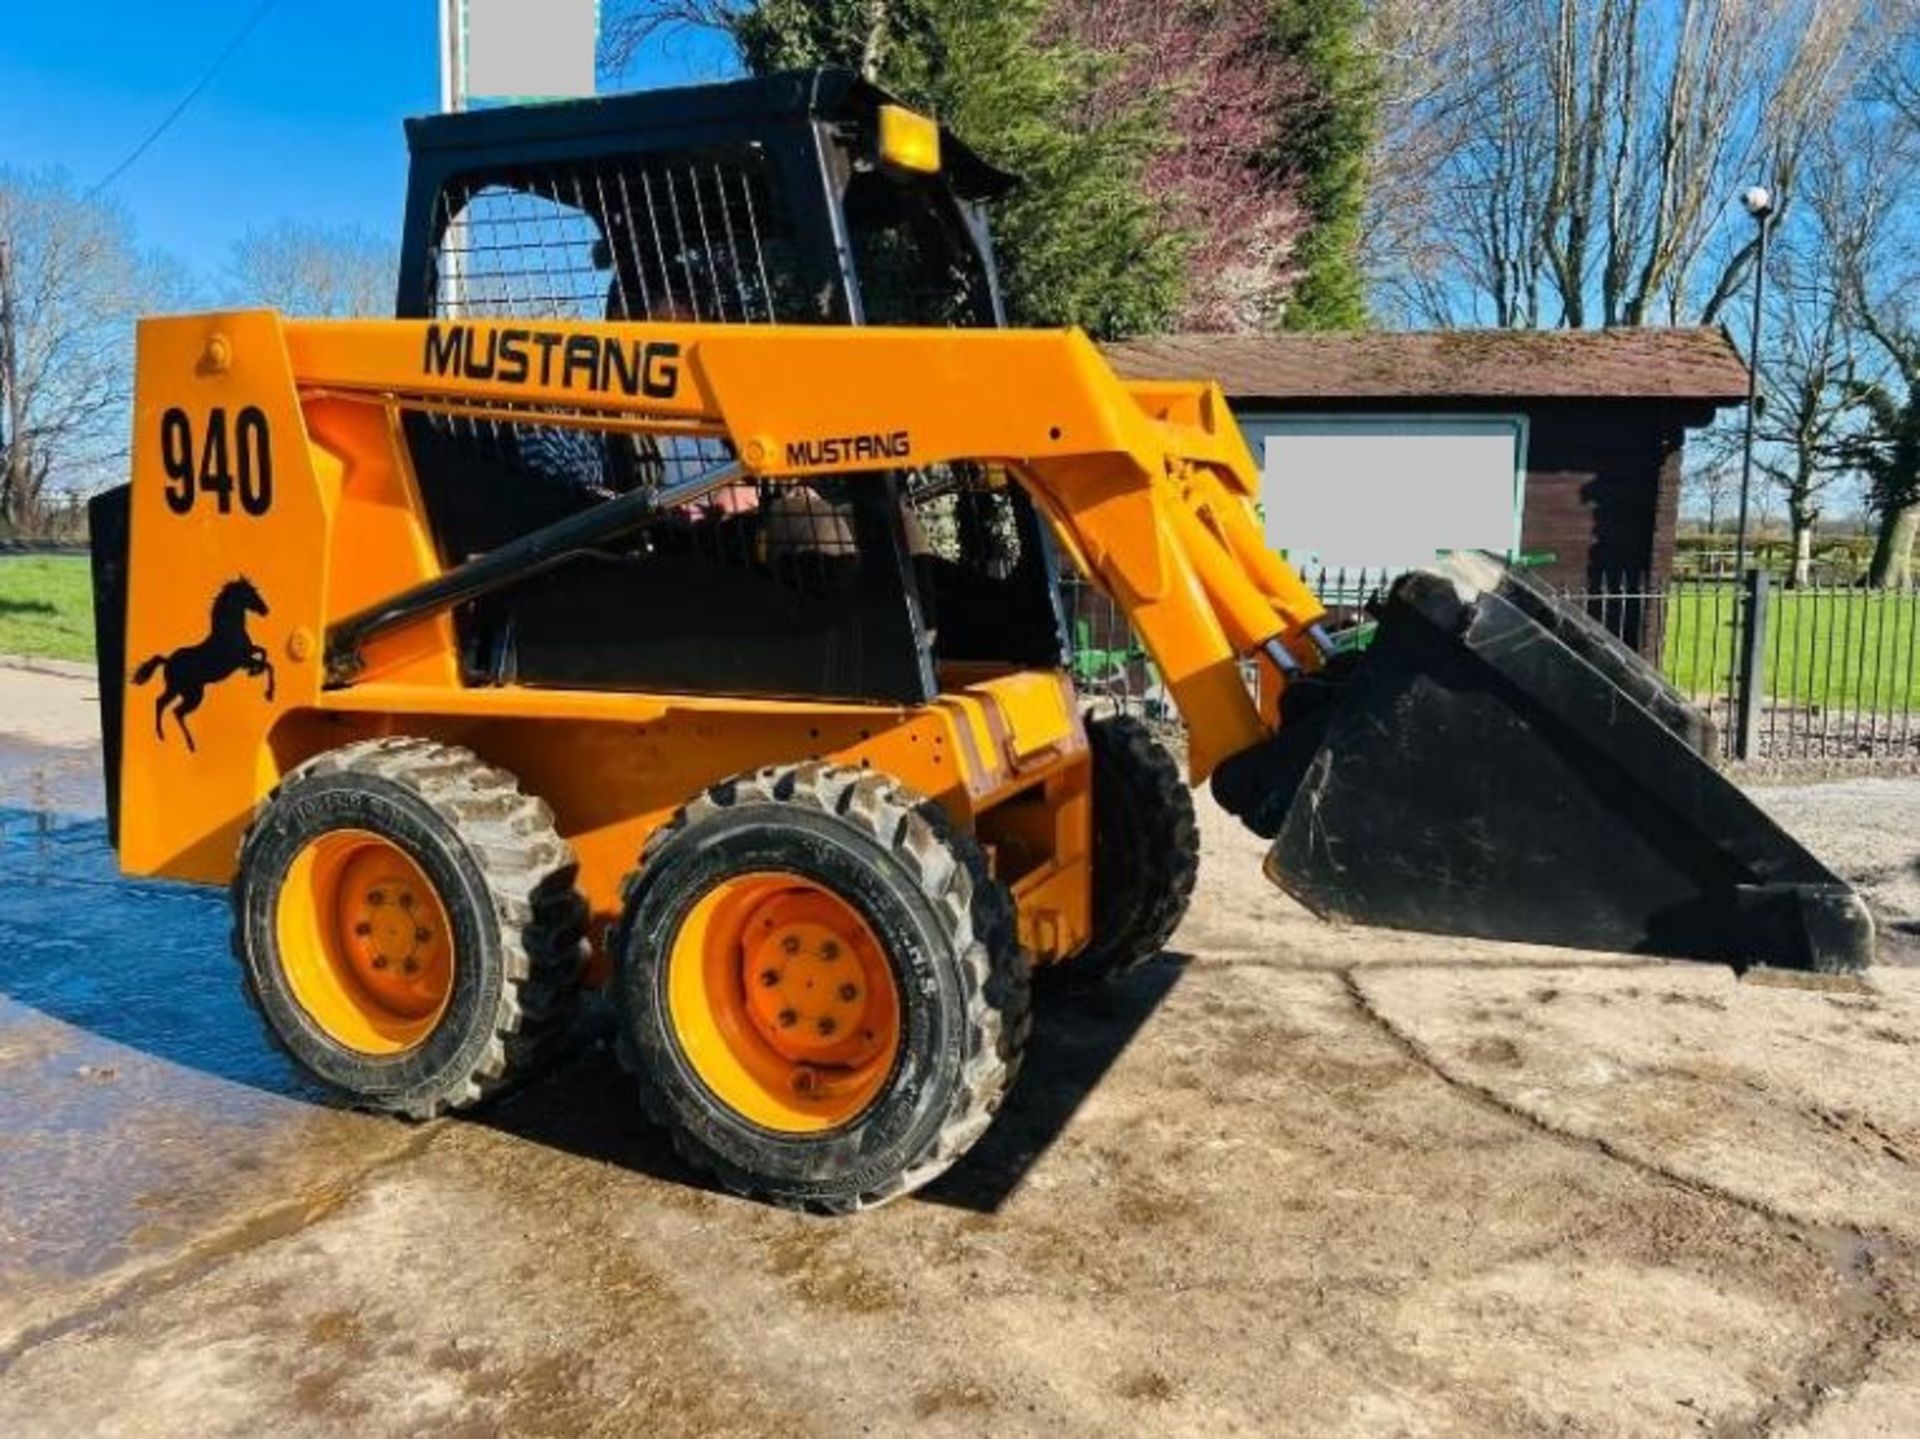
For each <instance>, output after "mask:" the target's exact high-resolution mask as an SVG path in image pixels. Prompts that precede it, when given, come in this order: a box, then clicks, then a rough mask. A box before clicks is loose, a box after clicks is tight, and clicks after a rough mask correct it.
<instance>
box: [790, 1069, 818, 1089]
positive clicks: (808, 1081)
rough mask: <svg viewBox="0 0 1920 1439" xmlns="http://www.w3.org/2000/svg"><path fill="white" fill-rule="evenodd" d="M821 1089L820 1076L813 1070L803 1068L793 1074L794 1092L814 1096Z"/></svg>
mask: <svg viewBox="0 0 1920 1439" xmlns="http://www.w3.org/2000/svg"><path fill="white" fill-rule="evenodd" d="M819 1087H820V1076H819V1075H818V1074H817V1073H815V1072H814V1071H813V1070H811V1069H806V1068H801V1069H796V1070H794V1072H793V1092H794V1093H795V1094H812V1093H813V1092H814V1091H815V1090H817V1089H819Z"/></svg>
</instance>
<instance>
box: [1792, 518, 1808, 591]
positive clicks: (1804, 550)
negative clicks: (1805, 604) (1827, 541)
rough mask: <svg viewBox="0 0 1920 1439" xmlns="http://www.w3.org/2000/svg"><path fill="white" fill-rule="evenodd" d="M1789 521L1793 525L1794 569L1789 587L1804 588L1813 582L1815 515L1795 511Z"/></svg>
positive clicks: (1793, 588) (1794, 588)
mask: <svg viewBox="0 0 1920 1439" xmlns="http://www.w3.org/2000/svg"><path fill="white" fill-rule="evenodd" d="M1788 522H1789V523H1790V524H1791V525H1792V526H1793V570H1792V572H1791V573H1790V574H1789V575H1788V576H1787V588H1788V589H1790V590H1804V589H1805V588H1806V587H1807V586H1808V585H1810V584H1811V583H1813V516H1812V515H1808V514H1802V513H1800V512H1799V511H1795V512H1794V513H1793V514H1792V515H1790V516H1789V520H1788Z"/></svg>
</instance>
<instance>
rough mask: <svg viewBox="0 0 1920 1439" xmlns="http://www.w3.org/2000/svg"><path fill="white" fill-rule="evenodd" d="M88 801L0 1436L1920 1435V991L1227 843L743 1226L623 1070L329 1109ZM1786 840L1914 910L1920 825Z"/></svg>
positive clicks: (37, 1058) (20, 1091)
mask: <svg viewBox="0 0 1920 1439" xmlns="http://www.w3.org/2000/svg"><path fill="white" fill-rule="evenodd" d="M5 685H6V678H5V676H4V675H0V730H4V729H5V728H7V725H6V723H5V717H6V716H7V714H8V710H7V707H6V705H5V703H4V698H5V694H6V689H5ZM75 723H76V724H77V722H75ZM96 781H97V775H96V774H95V772H94V769H93V761H92V759H91V755H90V753H89V752H88V751H86V750H85V749H80V748H75V747H72V746H70V745H69V746H65V747H60V746H55V747H51V748H49V747H37V746H36V747H28V746H23V745H22V744H19V743H15V742H11V741H7V740H5V739H3V738H0V936H4V943H3V944H0V1434H6V1435H9V1436H11V1435H15V1434H21V1435H38V1434H43V1433H47V1434H56V1433H58V1434H64V1433H88V1434H94V1433H100V1434H140V1435H144V1434H149V1433H156V1432H158V1433H188V1432H191V1433H196V1434H199V1433H210V1434H235V1435H249V1436H250V1435H252V1434H255V1433H258V1432H260V1431H261V1430H263V1429H270V1430H273V1431H276V1432H282V1433H286V1434H308V1433H313V1434H331V1433H339V1432H343V1431H347V1432H354V1433H374V1434H385V1433H393V1434H401V1433H406V1434H413V1433H418V1432H421V1431H422V1430H432V1431H436V1432H437V1431H441V1430H457V1431H462V1432H474V1433H506V1432H512V1433H531V1434H546V1433H551V1434H577V1433H586V1432H607V1433H632V1432H637V1431H645V1432H651V1433H701V1434H715V1433H722V1434H724V1433H740V1434H761V1433H773V1432H779V1433H838V1432H845V1431H848V1430H853V1429H858V1430H861V1431H863V1432H875V1433H898V1432H907V1431H913V1432H933V1433H977V1432H995V1433H1040V1432H1047V1433H1050V1434H1060V1433H1096V1432H1098V1433H1107V1432H1113V1431H1115V1430H1118V1429H1125V1430H1128V1431H1133V1430H1152V1431H1159V1432H1184V1433H1208V1434H1216V1433H1234V1432H1275V1431H1292V1432H1307V1431H1311V1432H1322V1431H1325V1432H1348V1433H1377V1432H1381V1431H1383V1430H1384V1431H1389V1432H1408V1431H1420V1432H1432V1433H1460V1434H1469V1433H1470V1434H1475V1435H1480V1434H1487V1433H1532V1432H1540V1431H1542V1430H1565V1431H1568V1432H1575V1433H1589V1432H1603V1433H1605V1432H1633V1433H1648V1432H1653V1433H1666V1432H1676V1433H1677V1432H1681V1431H1687V1432H1698V1431H1700V1430H1702V1429H1706V1430H1710V1431H1717V1432H1726V1433H1748V1432H1762V1433H1764V1432H1806V1433H1814V1434H1823V1435H1840V1434H1846V1435H1855V1434H1875V1433H1884V1434H1897V1433H1902V1432H1906V1431H1908V1430H1910V1429H1911V1427H1912V1426H1911V1421H1912V1418H1913V1415H1914V1413H1915V1409H1914V1404H1915V1396H1916V1394H1920V1345H1916V1344H1915V1343H1914V1342H1913V1339H1912V1335H1913V1334H1914V1333H1915V1332H1916V1328H1917V1327H1920V1326H1917V1324H1916V1316H1917V1315H1920V1263H1917V1262H1916V1256H1917V1255H1920V1225H1917V1223H1916V1221H1915V1219H1914V1217H1913V1216H1914V1215H1916V1214H1920V1204H1916V1203H1915V1201H1916V1200H1920V1181H1917V1180H1916V1174H1917V1173H1920V1167H1917V1166H1916V1159H1920V1108H1916V1105H1917V1104H1920V1100H1916V1098H1915V1096H1920V970H1912V969H1900V968H1889V969H1887V970H1886V971H1884V972H1882V973H1880V974H1877V975H1876V976H1875V977H1874V980H1873V985H1872V988H1871V989H1870V990H1869V991H1867V992H1864V993H1859V994H1851V995H1848V994H1821V993H1807V992H1802V991H1789V990H1777V989H1762V988H1758V987H1755V986H1753V985H1750V984H1738V983H1735V982H1734V981H1733V980H1732V979H1731V978H1730V977H1728V976H1727V975H1725V974H1723V973H1722V972H1720V971H1717V970H1712V969H1702V968H1698V967H1691V966H1670V965H1658V964H1649V963H1647V962H1644V961H1637V960H1632V959H1622V958H1618V957H1595V956H1590V955H1579V954H1573V953H1570V952H1559V951H1546V950H1532V949H1522V948H1516V947H1505V946H1495V945H1472V944H1456V943H1451V942H1446V941H1436V940H1433V939H1430V938H1425V937H1420V936H1405V935H1400V936H1396V935H1382V934H1378V933H1374V932H1369V931H1363V930H1331V929H1328V928H1327V927H1325V926H1322V925H1319V924H1317V923H1316V922H1314V921H1312V920H1311V919H1309V918H1308V917H1306V916H1305V915H1304V914H1302V913H1301V912H1300V911H1298V910H1297V909H1296V908H1294V907H1292V906H1291V905H1289V904H1287V903H1286V902H1285V901H1284V900H1282V899H1280V898H1279V897H1277V896H1275V895H1273V894H1272V893H1271V892H1270V891H1268V890H1266V889H1265V887H1264V885H1263V884H1262V883H1261V882H1260V881H1259V879H1258V871H1257V861H1258V848H1259V846H1258V845H1257V842H1254V841H1252V840H1251V839H1250V838H1249V837H1247V836H1245V835H1244V834H1242V833H1241V832H1240V831H1239V830H1238V829H1237V828H1236V827H1234V826H1233V825H1232V824H1231V822H1230V821H1228V820H1226V818H1225V817H1224V816H1222V815H1220V814H1219V813H1218V812H1217V811H1215V810H1212V809H1210V808H1209V809H1206V810H1205V811H1204V812H1203V816H1202V819H1203V852H1204V855H1205V858H1204V862H1203V869H1202V875H1203V880H1202V883H1203V892H1202V896H1201V899H1200V902H1199V903H1198V904H1197V905H1196V907H1195V911H1194V913H1193V915H1192V917H1191V919H1190V920H1189V922H1188V924H1187V925H1186V926H1185V927H1184V928H1183V930H1182V932H1181V934H1180V935H1179V936H1177V938H1176V946H1177V950H1178V952H1177V953H1175V954H1173V955H1170V956H1168V957H1166V958H1165V959H1163V960H1161V961H1159V962H1157V963H1155V964H1154V965H1151V966H1149V967H1147V968H1146V969H1145V970H1143V971H1141V972H1140V973H1138V974H1136V975H1134V976H1132V977H1130V978H1129V979H1128V980H1127V981H1126V982H1125V983H1124V984H1123V985H1120V986H1118V987H1116V988H1114V989H1113V990H1111V991H1110V992H1106V993H1103V994H1101V995H1099V996H1096V997H1093V998H1091V999H1089V998H1084V997H1082V998H1068V997H1063V996H1056V997H1055V998H1053V999H1052V1000H1051V1001H1050V1002H1049V1003H1048V1004H1046V1006H1045V1007H1044V1008H1043V1009H1042V1012H1041V1013H1040V1015H1039V1018H1038V1023H1037V1028H1036V1035H1035V1042H1034V1048H1033V1051H1032V1057H1031V1059H1030V1061H1029V1065H1028V1068H1027V1071H1026V1073H1025V1075H1024V1076H1023V1078H1022V1082H1021V1084H1020V1086H1019V1088H1018V1090H1017V1091H1016V1092H1015V1094H1014V1095H1013V1096H1012V1098H1011V1100H1010V1102H1009V1104H1008V1106H1007V1109H1006V1112H1005V1113H1004V1115H1003V1117H1002V1119H1001V1121H1000V1122H999V1123H997V1124H996V1125H995V1127H994V1128H993V1129H992V1130H990V1131H989V1133H988V1134H987V1136H986V1138H985V1139H984V1140H983V1141H982V1142H981V1144H980V1145H979V1146H978V1147H977V1148H976V1149H975V1151H974V1152H973V1154H972V1155H971V1156H970V1157H969V1158H968V1160H967V1161H965V1162H964V1163H962V1164H961V1165H959V1166H958V1167H956V1168H955V1169H954V1170H953V1171H951V1172H950V1173H949V1174H948V1175H947V1176H945V1177H944V1178H943V1179H942V1180H941V1181H939V1182H938V1183H936V1184H935V1185H934V1186H932V1187H931V1188H930V1189H928V1190H927V1191H925V1192H923V1193H922V1194H921V1195H919V1196H917V1197H915V1198H914V1199H912V1200H909V1201H906V1202H903V1203H901V1204H898V1205H895V1206H892V1207H890V1208H888V1209H885V1210H882V1211H879V1212H878V1213H875V1214H872V1215H868V1216H864V1217H861V1218H859V1219H856V1220H853V1221H849V1222H831V1221H819V1220H811V1219H806V1218H802V1217H797V1216H793V1215H789V1214H785V1213H781V1212H778V1211H773V1210H769V1209H765V1208H762V1207H759V1206H755V1205H751V1204H745V1203H741V1202H738V1201H735V1200H732V1199H730V1198H726V1197H724V1196H721V1195H717V1194H715V1193H713V1192H712V1191H711V1190H710V1189H709V1188H708V1187H707V1186H706V1185H704V1184H703V1183H702V1182H701V1181H700V1180H699V1179H698V1178H697V1177H696V1176H693V1175H691V1174H689V1173H688V1172H687V1171H686V1170H685V1169H684V1168H683V1167H682V1166H681V1165H679V1163H678V1162H677V1161H676V1160H675V1159H674V1158H673V1157H672V1155H671V1152H670V1149H669V1148H668V1146H667V1145H666V1144H665V1143H664V1142H663V1140H662V1139H661V1137H660V1136H659V1135H658V1134H656V1133H654V1132H653V1131H651V1130H649V1129H648V1128H647V1127H646V1126H645V1125H644V1124H643V1123H642V1122H641V1121H640V1119H639V1117H638V1114H637V1111H636V1106H635V1105H634V1104H633V1102H632V1097H631V1094H630V1092H629V1090H628V1087H627V1081H626V1080H625V1079H624V1078H623V1077H622V1076H621V1075H620V1074H619V1073H618V1071H617V1069H616V1068H615V1066H613V1065H612V1063H611V1062H610V1060H609V1059H608V1057H607V1056H606V1054H605V1053H604V1051H600V1050H590V1051H588V1052H586V1053H584V1054H583V1055H582V1056H580V1057H579V1058H578V1059H577V1060H576V1061H575V1062H573V1063H572V1064H571V1065H570V1066H569V1067H567V1068H565V1069H564V1070H562V1071H561V1072H559V1073H557V1074H556V1075H554V1076H553V1077H552V1078H550V1079H549V1080H548V1081H546V1082H544V1083H543V1084H541V1085H538V1086H536V1087H535V1088H533V1089H532V1090H530V1091H528V1092H526V1093H525V1094H523V1095H520V1096H518V1097H515V1098H514V1099H512V1100H510V1101H509V1102H507V1103H505V1104H502V1105H499V1106H497V1107H495V1108H493V1109H492V1110H490V1111H488V1112H487V1113H485V1114H484V1115H482V1116H479V1117H476V1118H475V1119H473V1120H468V1121H457V1122H447V1123H441V1124H437V1125H432V1126H425V1127H420V1128H410V1127H407V1126H403V1125H399V1124H396V1123H389V1122H386V1121H382V1120H376V1119H371V1118H367V1117H364V1116H355V1115H348V1114H342V1113H338V1112H336V1111H333V1110H331V1109H328V1108H326V1107H325V1106H324V1105H321V1104H319V1103H317V1102H315V1099H314V1096H312V1095H311V1094H310V1093H308V1092H307V1091H305V1090H304V1089H303V1087H302V1086H301V1084H300V1083H299V1082H298V1080H297V1079H296V1078H295V1076H293V1075H292V1074H291V1073H290V1072H289V1071H288V1069H287V1067H286V1066H285V1064H284V1063H283V1062H282V1061H281V1060H280V1059H279V1058H278V1057H277V1055H276V1054H275V1052H274V1051H273V1050H272V1048H271V1047H270V1046H269V1045H268V1043H267V1042H266V1039H265V1036H264V1033H263V1032H262V1030H261V1028H260V1025H259V1023H258V1021H257V1020H256V1019H255V1017H254V1016H253V1014H252V1013H251V1011H250V1010H248V1008H247V1007H246V1005H245V1004H244V1002H243V1001H242V1000H241V998H240V992H239V985H238V980H237V976H236V975H235V973H234V968H233V964H232V961H231V959H230V958H229V957H228V954H227V947H226V916H225V912H224V904H223V902H222V899H221V897H220V896H218V895H217V894H209V893H206V892H202V891H195V890H189V889H185V888H181V887H176V886H170V885H158V884H142V883H132V882H128V881H125V880H123V879H120V878H118V877H117V876H116V875H115V873H114V871H113V869H112V865H111V859H110V856H109V855H108V854H107V853H106V850H105V846H104V835H103V832H102V826H101V824H100V822H99V819H98V816H97V798H96V795H97V790H96V789H95V788H94V786H95V784H96ZM1765 802H1766V803H1767V804H1768V805H1769V807H1771V808H1774V809H1775V811H1776V813H1780V814H1781V815H1782V817H1783V818H1785V819H1786V820H1787V822H1788V823H1789V824H1790V825H1794V826H1795V827H1796V828H1800V827H1803V826H1804V828H1806V829H1807V830H1808V831H1809V832H1810V834H1809V837H1810V838H1811V839H1816V840H1817V844H1816V847H1818V848H1821V850H1822V852H1823V853H1826V854H1828V855H1829V856H1830V857H1832V858H1833V859H1834V862H1835V863H1837V864H1840V865H1841V866H1842V868H1843V869H1844V870H1846V871H1847V872H1848V874H1849V877H1850V878H1853V879H1855V880H1856V881H1857V882H1860V883H1862V884H1863V885H1865V886H1866V887H1867V890H1868V893H1869V896H1870V898H1871V899H1872V900H1873V902H1874V903H1875V904H1876V905H1878V906H1879V907H1880V909H1881V913H1882V917H1883V919H1886V920H1888V921H1889V922H1890V924H1892V925H1898V924H1901V923H1905V922H1907V921H1908V920H1909V919H1910V918H1913V917H1915V916H1914V912H1913V908H1912V907H1911V906H1912V901H1913V891H1912V889H1911V881H1912V879H1913V878H1914V877H1917V876H1920V825H1916V824H1912V823H1906V822H1904V821H1903V819H1902V816H1903V814H1904V815H1906V816H1916V817H1920V784H1914V785H1913V787H1912V788H1911V789H1900V788H1894V789H1887V788H1878V787H1873V786H1872V785H1871V784H1869V787H1868V788H1867V789H1865V790H1857V791H1853V792H1850V793H1849V794H1847V795H1846V796H1844V797H1835V796H1834V795H1833V794H1832V793H1831V792H1830V791H1827V790H1823V789H1814V790H1809V791H1802V792H1798V793H1792V792H1785V791H1781V792H1775V793H1770V794H1769V795H1768V796H1767V797H1766V800H1765ZM1902 806H1909V807H1908V808H1905V809H1903V808H1902Z"/></svg>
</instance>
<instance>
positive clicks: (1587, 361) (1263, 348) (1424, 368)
mask: <svg viewBox="0 0 1920 1439" xmlns="http://www.w3.org/2000/svg"><path fill="white" fill-rule="evenodd" d="M1103 348H1104V349H1105V351H1106V355H1107V358H1108V360H1109V361H1111V362H1112V364H1113V366H1114V368H1115V369H1116V370H1118V371H1119V372H1120V374H1122V375H1123V376H1126V377H1127V378H1129V379H1143V380H1144V379H1214V380H1218V381H1219V382H1220V385H1221V388H1223V389H1224V390H1225V391H1226V392H1227V397H1228V398H1229V399H1231V400H1275V401H1288V400H1333V399H1343V400H1344V399H1363V400H1375V399H1377V400H1410V399H1418V400H1443V399H1444V400H1464V399H1503V400H1516V399H1520V400H1548V399H1578V400H1591V399H1619V400H1682V401H1692V402H1696V403H1698V402H1707V403H1712V404H1722V405H1726V404H1734V403H1737V402H1739V401H1742V400H1744V399H1746V397H1747V369H1746V366H1745V365H1744V364H1743V363H1741V360H1740V356H1739V355H1738V354H1737V353H1736V352H1735V350H1734V348H1733V342H1732V341H1731V340H1730V339H1728V338H1727V335H1726V332H1725V331H1723V330H1715V329H1676V330H1652V329H1642V330H1429V331H1420V332H1415V333H1400V334H1395V333H1385V332H1381V333H1374V332H1368V333H1356V334H1321V335H1160V336H1156V337H1153V338H1151V339H1144V340H1128V341H1125V342H1121V343H1116V344H1110V345H1106V346H1104V347H1103Z"/></svg>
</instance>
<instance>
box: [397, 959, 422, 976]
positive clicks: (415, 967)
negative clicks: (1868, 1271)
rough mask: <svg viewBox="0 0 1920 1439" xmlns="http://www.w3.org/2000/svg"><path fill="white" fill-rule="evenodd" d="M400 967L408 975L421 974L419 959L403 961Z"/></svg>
mask: <svg viewBox="0 0 1920 1439" xmlns="http://www.w3.org/2000/svg"><path fill="white" fill-rule="evenodd" d="M400 967H401V968H402V969H404V970H405V971H406V972H407V973H408V974H418V973H419V972H420V961H419V960H417V959H408V960H403V961H401V964H400Z"/></svg>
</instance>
